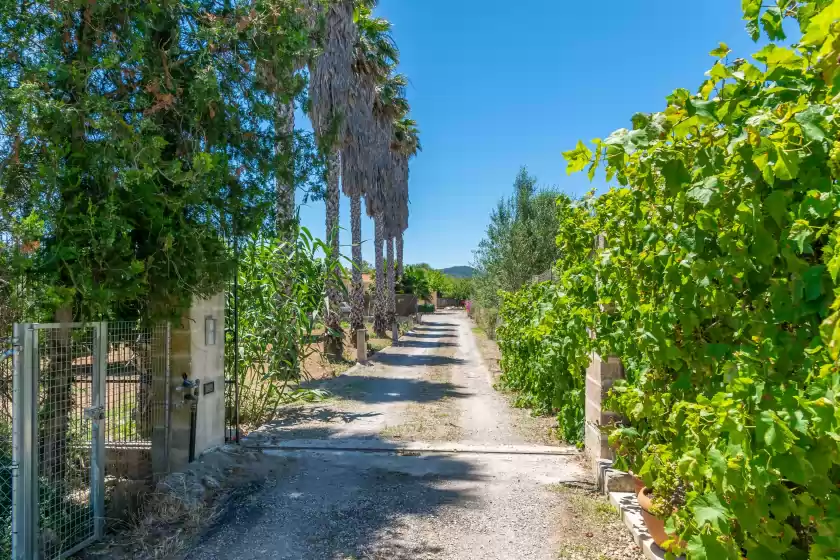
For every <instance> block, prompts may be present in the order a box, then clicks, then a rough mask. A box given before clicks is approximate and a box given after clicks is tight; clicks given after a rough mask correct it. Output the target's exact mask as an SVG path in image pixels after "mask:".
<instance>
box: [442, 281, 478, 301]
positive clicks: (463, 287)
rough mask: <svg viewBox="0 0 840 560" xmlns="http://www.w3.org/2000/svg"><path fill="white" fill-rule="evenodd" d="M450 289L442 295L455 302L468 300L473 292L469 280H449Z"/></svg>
mask: <svg viewBox="0 0 840 560" xmlns="http://www.w3.org/2000/svg"><path fill="white" fill-rule="evenodd" d="M450 280H451V288H450V289H449V290H445V291H444V292H443V295H444V296H445V297H450V298H453V299H457V300H461V301H463V300H467V299H470V296H471V295H472V290H473V283H472V279H471V278H451V279H450Z"/></svg>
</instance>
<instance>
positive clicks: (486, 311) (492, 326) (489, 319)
mask: <svg viewBox="0 0 840 560" xmlns="http://www.w3.org/2000/svg"><path fill="white" fill-rule="evenodd" d="M473 305H474V307H473V310H472V315H473V318H474V319H475V322H476V324H477V325H478V326H479V327H481V330H483V331H484V332H486V333H487V338H489V339H490V340H495V339H496V326H497V325H498V323H499V310H498V309H496V308H494V307H489V308H488V307H480V306H476V305H475V304H473Z"/></svg>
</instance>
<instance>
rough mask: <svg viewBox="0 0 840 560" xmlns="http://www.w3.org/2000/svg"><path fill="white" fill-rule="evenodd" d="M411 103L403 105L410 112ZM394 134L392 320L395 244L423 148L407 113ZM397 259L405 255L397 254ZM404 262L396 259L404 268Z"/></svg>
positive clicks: (392, 314)
mask: <svg viewBox="0 0 840 560" xmlns="http://www.w3.org/2000/svg"><path fill="white" fill-rule="evenodd" d="M407 109H408V105H407V103H406V104H405V105H404V106H401V107H400V110H401V111H402V110H405V112H406V113H407V112H408V111H407ZM393 130H394V135H393V138H392V141H391V147H390V156H391V157H390V159H391V181H392V183H391V190H390V196H389V197H388V204H387V212H386V216H385V220H384V223H385V237H386V243H387V267H388V294H387V298H386V301H387V320H388V324H393V323H394V321H395V320H396V311H397V310H396V290H395V286H396V278H395V276H396V274H397V273H398V271H397V270H395V263H394V245H395V244H396V246H397V248H398V250H399V251H398V253H399V252H401V246H400V245H401V244H400V241H401V240H402V235H403V232H404V231H405V230H406V229H407V228H408V161H409V159H410V158H411V157H413V156H414V155H415V154H416V153H417V151H418V150H419V149H420V142H419V138H418V131H417V123H416V122H415V121H413V120H411V119H409V118H408V117H406V116H405V113H404V114H403V115H402V117H401V118H400V119H399V120H397V121H396V122H395V123H394V128H393ZM397 258H398V260H401V259H402V255H401V254H398V257H397ZM401 267H402V263H401V262H399V263H397V268H401Z"/></svg>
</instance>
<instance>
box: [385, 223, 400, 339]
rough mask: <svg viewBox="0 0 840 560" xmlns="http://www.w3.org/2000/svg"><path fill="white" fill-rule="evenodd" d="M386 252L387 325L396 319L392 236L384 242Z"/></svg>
mask: <svg viewBox="0 0 840 560" xmlns="http://www.w3.org/2000/svg"><path fill="white" fill-rule="evenodd" d="M385 244H386V245H385V246H386V247H387V253H388V262H387V263H386V265H385V266H387V267H388V296H387V299H386V300H385V301H386V305H387V310H388V311H387V313H386V318H387V321H388V325H389V326H393V324H394V322H395V321H396V320H397V294H396V274H395V269H394V238H393V237H389V238H388V240H387V241H386V242H385Z"/></svg>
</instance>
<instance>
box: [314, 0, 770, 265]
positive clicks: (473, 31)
mask: <svg viewBox="0 0 840 560" xmlns="http://www.w3.org/2000/svg"><path fill="white" fill-rule="evenodd" d="M740 4H741V3H740V2H738V1H737V0H701V1H699V2H676V1H674V0H600V1H589V2H586V1H584V2H569V1H562V0H518V1H516V2H510V1H504V2H502V1H501V0H380V7H379V8H378V14H379V15H381V16H382V17H385V18H387V19H389V20H390V21H391V22H392V23H393V25H394V32H393V36H394V39H395V40H396V42H397V44H398V46H399V48H400V51H401V57H402V63H401V67H400V71H401V72H403V73H405V74H406V75H407V76H408V77H409V79H410V82H411V83H410V86H409V88H408V98H409V101H410V103H411V106H412V115H413V117H414V118H415V119H416V120H417V121H418V124H419V127H420V131H421V142H422V144H423V152H422V153H421V154H420V155H419V156H418V157H417V158H416V159H414V160H413V162H412V167H411V182H410V194H411V218H410V226H409V229H408V231H407V232H406V243H405V260H406V262H408V263H417V262H428V263H430V264H431V265H432V266H435V267H439V268H443V267H447V266H454V265H462V264H469V263H470V262H471V261H472V251H473V249H475V248H476V246H477V245H478V243H479V241H480V240H481V238H482V237H483V235H484V231H485V228H486V226H487V222H488V219H489V214H490V212H491V211H492V209H493V207H494V206H495V205H496V202H497V201H498V200H499V198H501V197H502V196H508V195H509V194H510V192H511V190H512V184H513V180H514V178H515V177H516V174H517V171H518V170H519V167H520V166H522V165H525V166H527V167H528V170H529V171H530V172H531V174H533V175H536V176H537V177H538V179H539V183H540V185H542V186H553V187H557V188H559V189H561V190H563V191H566V192H568V193H570V194H581V193H583V192H585V191H586V190H588V189H589V188H590V184H589V182H588V180H587V179H586V177H585V175H582V174H581V175H575V176H571V177H568V176H566V172H565V163H564V161H563V158H562V156H561V152H563V151H565V150H568V149H570V148H572V147H573V146H574V145H575V143H576V142H577V140H578V139H583V140H585V141H588V140H590V139H591V138H596V137H606V136H607V135H609V133H610V132H612V131H613V130H615V129H617V128H622V127H629V126H630V117H631V115H632V114H633V113H635V112H638V111H648V112H649V111H657V110H660V109H662V108H663V107H664V98H665V96H666V95H667V94H668V93H670V92H671V91H672V90H673V89H675V88H677V87H685V88H687V89H689V90H691V91H694V90H695V89H696V88H697V87H698V86H699V85H700V83H701V82H702V81H703V73H704V72H705V71H706V70H708V69H709V68H710V67H711V65H712V63H713V59H712V58H711V57H710V56H709V55H708V52H709V51H710V50H712V49H713V48H715V47H716V46H717V44H718V42H719V41H724V42H726V43H728V44H729V46H730V47H731V48H732V50H733V51H734V52H733V55H735V56H742V57H745V58H748V57H749V55H750V54H751V53H753V52H755V51H756V50H757V48H756V46H755V45H754V44H753V43H752V41H751V40H750V38H749V37H748V36H747V34H746V32H745V31H744V25H743V24H744V22H743V21H742V20H741V14H740ZM596 186H597V187H599V188H603V186H604V185H603V183H601V184H597V185H596ZM341 204H342V206H341V213H342V227H343V228H344V230H343V231H342V232H341V233H342V237H341V241H342V244H343V245H346V244H348V243H349V242H350V224H349V202H348V201H347V199H346V198H344V197H342V201H341ZM301 217H302V220H303V223H304V225H306V226H307V227H309V228H310V229H311V230H312V231H313V233H314V234H316V235H317V236H319V237H323V235H324V229H325V228H324V207H323V203H310V204H308V205H307V206H305V207H303V208H302V209H301ZM363 236H364V239H365V240H366V242H365V244H364V255H365V258H366V259H367V260H368V261H369V262H372V261H373V258H372V257H373V246H372V242H371V241H370V240H371V239H372V237H373V228H372V223H371V222H370V221H369V220H367V219H365V221H364V224H363ZM345 249H346V252H347V253H348V254H349V246H346V247H345Z"/></svg>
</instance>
